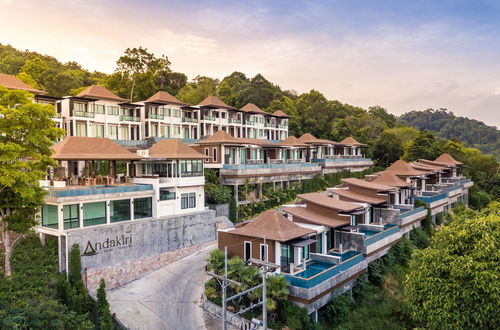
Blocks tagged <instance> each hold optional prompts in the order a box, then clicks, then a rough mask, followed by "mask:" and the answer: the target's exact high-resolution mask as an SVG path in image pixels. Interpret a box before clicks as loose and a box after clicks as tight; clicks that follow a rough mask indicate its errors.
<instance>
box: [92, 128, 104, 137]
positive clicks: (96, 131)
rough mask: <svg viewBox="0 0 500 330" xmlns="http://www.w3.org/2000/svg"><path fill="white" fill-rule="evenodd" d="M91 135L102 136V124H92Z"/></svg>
mask: <svg viewBox="0 0 500 330" xmlns="http://www.w3.org/2000/svg"><path fill="white" fill-rule="evenodd" d="M92 137H104V125H92Z"/></svg>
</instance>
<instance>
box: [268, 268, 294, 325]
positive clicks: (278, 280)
mask: <svg viewBox="0 0 500 330" xmlns="http://www.w3.org/2000/svg"><path fill="white" fill-rule="evenodd" d="M266 284H267V310H268V311H270V312H272V313H274V312H275V311H276V310H277V308H278V303H279V302H280V301H281V300H285V299H287V297H288V294H289V293H290V291H289V289H288V286H289V285H290V283H289V282H288V281H287V280H286V279H285V277H284V276H283V275H277V276H270V277H268V278H267V283H266ZM273 315H274V314H273ZM276 316H277V315H274V316H273V317H276Z"/></svg>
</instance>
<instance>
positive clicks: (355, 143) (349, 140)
mask: <svg viewBox="0 0 500 330" xmlns="http://www.w3.org/2000/svg"><path fill="white" fill-rule="evenodd" d="M340 143H341V144H346V145H353V146H366V144H364V143H361V142H358V141H356V140H355V139H354V138H353V137H352V136H349V137H346V138H345V139H343V140H342V141H340Z"/></svg>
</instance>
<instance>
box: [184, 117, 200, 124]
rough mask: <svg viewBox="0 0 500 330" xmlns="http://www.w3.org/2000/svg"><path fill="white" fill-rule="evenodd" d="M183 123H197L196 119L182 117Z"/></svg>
mask: <svg viewBox="0 0 500 330" xmlns="http://www.w3.org/2000/svg"><path fill="white" fill-rule="evenodd" d="M182 122H183V123H197V122H198V119H196V118H189V117H184V118H182Z"/></svg>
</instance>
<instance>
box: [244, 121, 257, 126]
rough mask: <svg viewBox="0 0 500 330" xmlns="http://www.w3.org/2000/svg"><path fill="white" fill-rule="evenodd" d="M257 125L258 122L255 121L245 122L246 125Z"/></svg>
mask: <svg viewBox="0 0 500 330" xmlns="http://www.w3.org/2000/svg"><path fill="white" fill-rule="evenodd" d="M255 124H257V122H256V121H255V120H253V121H251V120H247V121H246V122H245V125H250V126H255Z"/></svg>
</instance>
